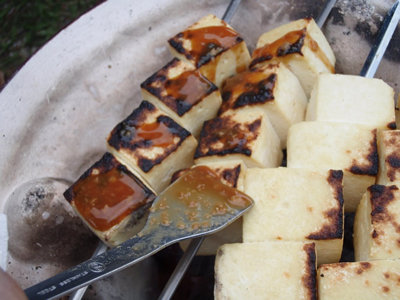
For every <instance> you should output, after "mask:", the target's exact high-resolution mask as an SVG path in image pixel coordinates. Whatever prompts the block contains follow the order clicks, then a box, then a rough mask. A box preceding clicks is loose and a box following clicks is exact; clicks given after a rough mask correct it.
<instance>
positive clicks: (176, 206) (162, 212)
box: [150, 166, 253, 230]
mask: <svg viewBox="0 0 400 300" xmlns="http://www.w3.org/2000/svg"><path fill="white" fill-rule="evenodd" d="M252 203H253V201H252V199H251V198H250V197H249V196H247V195H246V194H244V193H242V192H240V191H238V190H237V189H235V188H233V187H230V186H228V185H225V184H223V183H222V182H221V180H220V177H219V176H218V175H217V174H216V173H215V172H214V171H213V170H211V169H210V168H208V167H206V166H197V167H195V168H192V169H190V170H188V171H187V172H186V173H184V175H182V177H180V178H179V179H178V180H177V181H176V182H175V183H173V184H172V185H171V186H170V187H169V188H168V189H167V190H165V191H164V192H163V193H162V194H161V195H160V196H159V200H158V201H157V202H156V203H155V205H154V206H153V207H152V208H151V212H152V215H153V218H152V219H151V220H150V224H152V225H155V226H156V225H158V224H161V225H164V226H170V225H174V226H176V227H177V228H179V229H189V230H196V229H199V228H201V227H203V228H204V227H209V226H212V225H213V223H212V218H213V217H214V216H223V215H227V214H235V213H236V212H237V210H244V209H246V208H247V207H249V206H251V205H252Z"/></svg>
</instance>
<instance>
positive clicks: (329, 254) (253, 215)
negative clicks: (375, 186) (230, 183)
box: [243, 168, 343, 264]
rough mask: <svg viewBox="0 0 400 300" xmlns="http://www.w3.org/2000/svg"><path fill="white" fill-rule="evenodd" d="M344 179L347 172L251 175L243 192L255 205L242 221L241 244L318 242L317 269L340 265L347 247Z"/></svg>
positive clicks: (269, 171)
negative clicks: (283, 241) (344, 242)
mask: <svg viewBox="0 0 400 300" xmlns="http://www.w3.org/2000/svg"><path fill="white" fill-rule="evenodd" d="M342 179H343V172H342V171H334V170H330V171H310V170H306V169H288V168H275V169H258V168H254V169H249V170H247V173H246V179H245V189H244V192H245V193H246V194H248V195H249V196H250V197H252V198H253V199H254V202H255V204H254V207H253V208H252V209H251V210H250V211H249V212H248V213H246V214H245V215H244V216H243V242H245V243H248V242H261V241H265V240H292V241H307V242H315V246H316V251H317V257H318V264H321V263H328V262H338V261H339V259H340V256H341V253H342V245H343V197H342ZM310 191H312V192H310Z"/></svg>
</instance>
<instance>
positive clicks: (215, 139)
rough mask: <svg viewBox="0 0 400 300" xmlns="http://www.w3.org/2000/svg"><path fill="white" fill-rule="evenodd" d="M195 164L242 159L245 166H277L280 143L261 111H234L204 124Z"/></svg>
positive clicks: (279, 156) (280, 152) (279, 157)
mask: <svg viewBox="0 0 400 300" xmlns="http://www.w3.org/2000/svg"><path fill="white" fill-rule="evenodd" d="M194 159H195V163H196V164H202V163H205V162H210V161H219V160H232V159H233V160H237V159H241V160H243V162H244V163H245V164H246V166H247V167H277V166H279V165H280V163H281V160H282V151H281V149H280V140H279V137H278V135H277V134H276V132H275V130H274V128H273V127H272V125H271V122H270V121H269V119H268V117H267V116H266V115H265V114H264V113H263V112H260V111H258V112H255V111H252V112H246V111H236V112H234V113H232V114H229V115H226V116H221V117H217V118H214V119H211V120H208V121H206V122H205V123H204V125H203V128H202V131H201V133H200V138H199V145H198V147H197V149H196V152H195V156H194Z"/></svg>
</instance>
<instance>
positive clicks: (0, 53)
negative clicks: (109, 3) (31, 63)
mask: <svg viewBox="0 0 400 300" xmlns="http://www.w3.org/2000/svg"><path fill="white" fill-rule="evenodd" d="M103 1H104V0H64V1H61V0H38V1H31V0H0V90H1V89H2V88H3V87H4V85H5V84H6V83H7V82H8V81H9V80H10V79H11V78H12V77H13V75H14V74H15V73H16V72H17V71H18V70H19V69H20V68H21V67H22V65H23V64H24V63H25V62H26V61H27V60H28V59H29V58H30V57H31V56H32V55H33V54H34V53H35V52H36V51H37V50H39V49H40V48H41V47H42V46H43V45H44V44H45V43H46V42H47V41H48V40H50V39H51V38H52V37H53V36H55V35H56V34H57V33H58V32H59V31H60V30H62V29H63V28H65V27H66V26H68V25H69V24H71V23H72V22H73V21H74V20H76V19H77V18H79V17H80V16H81V15H82V14H84V13H86V12H87V11H89V10H91V9H92V8H94V7H95V6H97V5H99V4H100V3H102V2H103Z"/></svg>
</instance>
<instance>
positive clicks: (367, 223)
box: [353, 185, 400, 261]
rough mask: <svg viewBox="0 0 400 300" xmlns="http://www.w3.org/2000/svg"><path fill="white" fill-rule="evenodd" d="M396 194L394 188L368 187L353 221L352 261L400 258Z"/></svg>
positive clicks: (399, 194) (399, 211)
mask: <svg viewBox="0 0 400 300" xmlns="http://www.w3.org/2000/svg"><path fill="white" fill-rule="evenodd" d="M399 224H400V191H399V188H398V187H397V186H395V185H389V186H384V185H372V186H370V187H369V188H368V190H367V192H366V193H365V194H364V196H363V198H362V200H361V202H360V204H359V206H358V208H357V212H356V216H355V219H354V239H353V241H354V256H355V259H356V261H363V260H374V259H385V258H400V225H399Z"/></svg>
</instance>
